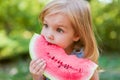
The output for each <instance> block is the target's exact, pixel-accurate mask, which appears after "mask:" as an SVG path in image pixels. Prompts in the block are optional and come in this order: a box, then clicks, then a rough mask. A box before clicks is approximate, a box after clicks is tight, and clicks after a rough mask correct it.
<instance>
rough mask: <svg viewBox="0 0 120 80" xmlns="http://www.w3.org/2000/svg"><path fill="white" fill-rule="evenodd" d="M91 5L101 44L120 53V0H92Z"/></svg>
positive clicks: (107, 49)
mask: <svg viewBox="0 0 120 80" xmlns="http://www.w3.org/2000/svg"><path fill="white" fill-rule="evenodd" d="M105 1H107V2H105ZM91 7H92V15H93V24H94V27H96V33H97V34H98V36H99V37H100V38H99V37H97V41H98V44H99V46H101V47H102V48H103V49H104V50H106V51H110V52H111V51H112V52H119V53H120V1H119V0H92V1H91ZM100 40H101V41H100Z"/></svg>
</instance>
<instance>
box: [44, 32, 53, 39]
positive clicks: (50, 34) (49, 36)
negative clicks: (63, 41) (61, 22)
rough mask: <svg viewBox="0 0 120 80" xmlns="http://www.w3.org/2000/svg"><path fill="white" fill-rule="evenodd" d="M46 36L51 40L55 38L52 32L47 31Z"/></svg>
mask: <svg viewBox="0 0 120 80" xmlns="http://www.w3.org/2000/svg"><path fill="white" fill-rule="evenodd" d="M46 37H47V39H49V40H54V36H53V34H52V33H47V35H46Z"/></svg>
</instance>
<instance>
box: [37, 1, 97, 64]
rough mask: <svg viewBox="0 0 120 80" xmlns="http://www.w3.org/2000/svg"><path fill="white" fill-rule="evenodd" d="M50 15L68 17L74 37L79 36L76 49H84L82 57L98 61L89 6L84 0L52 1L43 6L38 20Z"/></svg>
mask: <svg viewBox="0 0 120 80" xmlns="http://www.w3.org/2000/svg"><path fill="white" fill-rule="evenodd" d="M50 13H62V14H65V15H67V16H68V17H69V19H70V21H71V23H72V26H73V29H74V30H75V32H76V35H79V36H80V40H79V41H78V42H77V44H76V46H77V47H79V48H80V47H84V57H85V58H89V59H91V60H92V61H94V62H96V63H97V61H98V56H99V52H98V48H97V43H96V40H95V36H94V33H93V29H92V22H91V13H90V6H89V4H88V2H87V1H85V0H53V1H51V2H50V3H49V4H47V5H46V6H45V8H44V9H43V11H42V12H41V14H40V16H39V18H40V19H41V20H42V21H44V17H45V16H46V15H48V14H50Z"/></svg>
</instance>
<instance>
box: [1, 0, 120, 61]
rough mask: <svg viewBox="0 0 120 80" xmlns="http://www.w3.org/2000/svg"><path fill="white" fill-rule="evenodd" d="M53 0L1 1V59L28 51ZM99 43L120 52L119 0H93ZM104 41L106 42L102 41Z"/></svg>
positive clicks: (93, 13)
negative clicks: (104, 0) (41, 18)
mask: <svg viewBox="0 0 120 80" xmlns="http://www.w3.org/2000/svg"><path fill="white" fill-rule="evenodd" d="M49 1H50V0H1V1H0V60H1V59H5V58H11V57H13V56H18V55H19V54H26V53H28V46H29V40H30V38H31V36H32V35H33V33H35V32H36V33H40V30H41V27H40V26H41V24H40V23H39V22H38V15H39V13H40V11H41V10H42V8H43V6H44V5H45V4H46V3H47V2H49ZM90 4H91V7H92V15H93V23H94V27H95V28H96V33H97V35H98V36H99V37H100V38H99V37H97V41H98V44H99V45H100V47H102V48H104V49H105V50H106V51H116V52H120V47H119V45H120V35H119V34H120V8H119V7H120V5H119V2H118V0H113V2H111V3H109V4H108V3H102V2H100V0H90ZM101 44H102V45H101Z"/></svg>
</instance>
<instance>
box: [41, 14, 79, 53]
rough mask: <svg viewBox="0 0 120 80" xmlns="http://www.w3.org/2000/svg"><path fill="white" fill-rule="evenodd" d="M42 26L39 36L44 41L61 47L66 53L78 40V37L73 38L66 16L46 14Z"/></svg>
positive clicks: (73, 34)
mask: <svg viewBox="0 0 120 80" xmlns="http://www.w3.org/2000/svg"><path fill="white" fill-rule="evenodd" d="M43 24H44V25H43V28H42V31H41V34H42V35H43V36H44V37H45V39H46V40H47V41H48V42H50V43H52V44H56V45H58V46H60V47H62V48H63V49H65V51H66V52H69V51H70V49H71V48H72V45H73V42H74V41H77V40H78V39H79V37H78V36H75V32H74V30H73V28H72V25H71V23H70V20H69V18H68V17H67V16H66V15H63V14H60V13H56V14H55V13H54V14H48V15H46V16H45V18H44V21H43Z"/></svg>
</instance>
